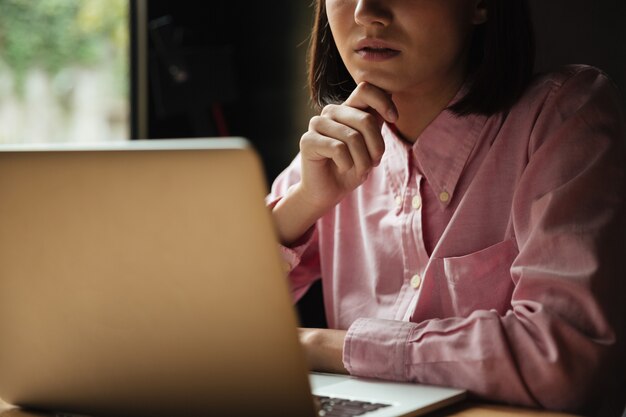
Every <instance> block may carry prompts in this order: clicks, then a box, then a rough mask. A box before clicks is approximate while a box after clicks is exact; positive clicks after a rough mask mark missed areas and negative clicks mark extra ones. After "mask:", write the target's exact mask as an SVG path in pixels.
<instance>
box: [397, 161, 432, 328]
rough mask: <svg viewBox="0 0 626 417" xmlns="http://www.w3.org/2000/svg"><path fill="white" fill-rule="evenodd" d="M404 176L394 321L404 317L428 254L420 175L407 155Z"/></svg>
mask: <svg viewBox="0 0 626 417" xmlns="http://www.w3.org/2000/svg"><path fill="white" fill-rule="evenodd" d="M407 162H408V163H407V178H406V182H405V183H404V184H403V187H402V190H401V193H400V194H399V195H398V196H396V205H397V214H398V217H399V221H400V227H401V236H402V259H403V274H404V277H403V284H402V288H401V290H400V294H399V296H398V299H397V302H396V307H395V317H394V319H395V320H403V319H404V318H405V317H406V316H407V309H408V308H409V307H410V305H411V302H412V300H413V299H415V297H416V295H417V294H416V293H419V291H420V290H421V288H422V281H423V276H424V270H425V267H426V265H427V263H428V254H427V252H426V247H425V245H424V239H423V221H422V220H423V219H422V213H423V211H422V192H421V188H422V187H421V184H422V178H423V177H422V175H420V174H419V173H418V172H417V171H416V170H415V169H413V167H412V164H411V159H410V158H407Z"/></svg>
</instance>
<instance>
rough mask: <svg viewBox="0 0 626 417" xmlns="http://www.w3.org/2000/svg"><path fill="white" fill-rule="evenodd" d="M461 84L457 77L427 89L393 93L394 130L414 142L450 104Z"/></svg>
mask: <svg viewBox="0 0 626 417" xmlns="http://www.w3.org/2000/svg"><path fill="white" fill-rule="evenodd" d="M462 85H463V79H462V78H461V77H459V78H458V79H457V80H455V81H453V82H447V83H444V84H442V86H441V87H438V88H433V89H431V90H428V91H421V92H419V93H416V92H407V93H398V94H393V102H394V104H395V105H396V107H397V109H398V114H399V117H398V121H397V122H396V124H395V125H396V130H397V131H398V133H399V134H400V136H401V137H402V139H404V140H406V141H407V142H410V143H415V142H417V140H418V139H419V137H420V135H421V134H422V132H423V131H424V130H425V129H426V127H428V125H429V124H430V123H431V122H432V121H433V120H435V119H436V118H437V116H438V115H439V114H440V113H441V112H442V111H443V110H444V109H445V108H446V107H447V106H448V105H449V104H450V101H452V99H453V98H454V97H455V96H456V94H457V93H458V91H459V89H460V88H461V86H462Z"/></svg>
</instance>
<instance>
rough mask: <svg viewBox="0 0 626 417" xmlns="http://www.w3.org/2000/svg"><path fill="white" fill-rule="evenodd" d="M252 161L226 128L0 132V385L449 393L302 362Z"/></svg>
mask: <svg viewBox="0 0 626 417" xmlns="http://www.w3.org/2000/svg"><path fill="white" fill-rule="evenodd" d="M264 178H265V177H264V175H263V168H262V164H261V162H260V158H259V156H258V154H257V152H256V151H255V150H254V148H253V147H252V146H251V145H250V143H249V142H248V141H246V140H245V139H242V138H219V139H217V138H207V139H181V140H152V141H130V142H122V143H108V144H101V145H93V146H85V145H80V146H78V145H67V144H65V145H21V146H19V145H3V146H1V147H0V398H2V399H3V400H5V401H7V402H9V403H11V404H15V405H18V406H21V407H25V408H31V409H35V410H53V411H55V412H63V413H74V414H82V415H94V416H155V417H158V416H235V417H236V416H256V417H259V416H260V417H263V416H277V415H280V416H314V415H317V414H318V413H319V415H327V416H338V415H341V414H339V411H340V409H343V410H344V411H346V410H347V411H346V412H348V413H352V414H349V415H365V416H367V417H383V416H388V417H389V416H412V415H420V414H424V413H427V412H429V411H432V410H434V409H436V408H440V407H443V406H445V405H447V404H451V403H453V402H456V401H459V400H461V399H462V398H463V397H464V394H465V392H464V391H463V390H457V389H449V388H441V387H429V386H422V385H417V384H400V383H391V382H383V381H372V380H362V379H358V378H353V377H350V376H340V375H329V374H316V373H309V372H308V370H307V367H306V364H305V358H304V354H303V352H302V350H301V347H300V344H299V341H298V334H297V325H298V322H297V317H296V313H295V310H294V307H293V305H292V301H291V298H290V295H289V291H288V284H287V281H286V277H285V272H284V270H283V263H282V261H281V259H280V256H279V251H278V247H277V244H276V236H275V232H274V229H273V226H272V223H271V218H270V216H269V212H268V209H267V208H266V207H265V202H264V198H265V195H266V194H267V192H268V189H267V184H266V182H265V179H264ZM312 394H313V395H312ZM336 398H338V399H336ZM320 404H321V406H320ZM361 411H363V413H361ZM365 412H367V414H365ZM357 413H361V414H357Z"/></svg>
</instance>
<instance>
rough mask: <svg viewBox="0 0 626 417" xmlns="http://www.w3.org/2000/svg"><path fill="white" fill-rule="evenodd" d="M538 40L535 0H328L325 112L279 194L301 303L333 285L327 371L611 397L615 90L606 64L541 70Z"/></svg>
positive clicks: (322, 1) (487, 392) (618, 164)
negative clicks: (531, 5)
mask: <svg viewBox="0 0 626 417" xmlns="http://www.w3.org/2000/svg"><path fill="white" fill-rule="evenodd" d="M533 53H534V51H533V41H532V30H531V24H530V18H529V11H528V5H527V2H526V0H507V1H500V0H317V6H316V20H315V26H314V29H313V35H312V43H311V50H310V65H311V66H310V86H311V91H312V96H313V99H314V101H315V102H316V103H318V104H319V106H320V109H321V112H320V114H319V116H315V117H313V118H312V119H311V122H310V125H309V130H308V131H307V132H306V133H305V134H304V135H303V136H302V139H301V142H300V150H301V151H300V154H299V155H298V156H297V158H296V159H295V160H294V161H293V163H292V164H291V165H290V166H289V167H288V168H287V169H286V170H285V171H284V172H283V173H282V174H281V175H280V176H279V177H278V178H277V179H276V181H275V183H274V184H273V187H272V192H271V194H270V195H269V196H268V204H270V206H271V207H272V213H273V216H274V219H275V222H276V226H277V230H278V233H279V237H280V239H281V242H282V244H283V245H284V246H283V254H284V257H285V260H286V261H287V262H288V264H289V266H290V274H289V278H290V283H291V286H292V289H293V294H294V298H295V299H296V300H297V299H299V298H300V297H301V296H302V295H303V294H304V293H305V292H306V291H307V289H308V288H309V287H310V285H311V284H312V283H313V282H314V281H315V280H317V279H321V280H322V282H323V289H324V301H325V308H326V315H327V318H328V322H329V327H330V329H302V330H301V341H302V343H303V344H304V346H305V348H306V351H307V353H308V357H309V360H310V362H311V367H312V368H313V369H316V370H323V371H331V372H349V373H351V374H354V375H358V376H363V377H374V378H383V379H390V380H404V381H414V382H419V383H425V384H439V385H447V386H456V387H463V388H466V389H468V390H469V391H470V392H471V393H473V394H476V395H478V396H481V397H483V398H488V399H492V400H498V401H504V402H509V403H515V404H521V405H528V406H542V407H547V408H552V409H567V410H576V411H585V412H588V411H590V410H591V411H600V410H601V404H603V403H605V402H607V401H608V399H609V397H610V395H609V391H607V390H608V388H607V384H606V381H609V380H610V378H614V376H612V375H613V374H612V373H611V372H612V371H613V370H614V369H617V366H616V360H618V359H620V358H621V355H619V354H618V352H619V349H620V347H619V346H618V340H619V338H618V336H617V333H619V329H621V327H620V326H621V325H620V323H618V322H617V320H619V319H621V317H622V316H623V311H620V308H621V304H620V301H619V299H618V297H620V296H623V294H624V292H623V290H618V286H619V285H622V287H621V288H623V284H621V283H622V282H623V281H624V279H623V277H624V275H623V272H620V271H618V270H617V268H618V267H619V263H620V261H621V260H620V259H619V258H618V257H616V256H615V253H616V251H618V250H620V241H619V240H618V239H619V238H620V236H622V235H620V234H619V233H620V232H619V231H618V229H617V228H616V225H617V224H618V223H619V222H620V221H621V218H622V216H621V207H622V200H623V188H624V170H623V167H624V158H623V152H622V149H621V145H622V142H623V140H624V124H623V122H622V119H621V116H620V111H619V106H620V104H619V98H618V97H617V94H616V91H615V89H614V87H613V86H612V84H611V82H610V81H609V80H608V79H607V77H606V76H605V75H604V74H603V73H602V72H600V71H599V70H597V69H595V68H592V67H585V66H569V67H566V68H563V69H562V70H561V71H559V72H555V73H551V74H544V75H541V76H537V77H534V78H533V77H531V74H532V68H533ZM620 291H621V293H620ZM618 390H622V391H623V388H619V385H618ZM615 392H617V394H618V396H617V397H615V398H618V401H623V392H621V393H620V392H619V391H615ZM619 394H621V395H622V396H621V397H620V396H619ZM620 398H621V399H620ZM613 404H617V403H613ZM619 406H620V405H619V404H618V405H617V407H619ZM621 407H623V404H621Z"/></svg>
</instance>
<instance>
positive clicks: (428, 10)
mask: <svg viewBox="0 0 626 417" xmlns="http://www.w3.org/2000/svg"><path fill="white" fill-rule="evenodd" d="M322 1H325V2H326V3H325V4H326V13H327V17H328V22H329V24H330V29H331V31H332V33H333V37H334V39H335V43H336V45H337V48H338V50H339V53H340V55H341V58H342V59H343V61H344V63H345V65H346V67H347V69H348V71H349V72H350V74H351V75H352V77H353V78H354V80H355V81H356V82H357V83H359V82H362V81H367V82H369V83H371V84H374V85H376V86H378V87H380V88H382V89H384V90H386V91H387V92H389V93H391V94H394V93H399V92H405V93H406V92H409V93H410V92H414V93H418V94H424V93H427V94H428V93H432V90H436V89H438V88H442V87H443V86H446V85H449V84H450V83H451V82H453V83H456V84H458V83H460V82H462V81H463V78H464V77H465V71H466V61H467V59H466V56H467V49H468V47H469V43H470V41H471V36H472V32H473V28H474V26H475V25H476V24H480V23H483V22H484V21H485V20H486V10H485V9H484V7H483V2H482V0H322Z"/></svg>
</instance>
